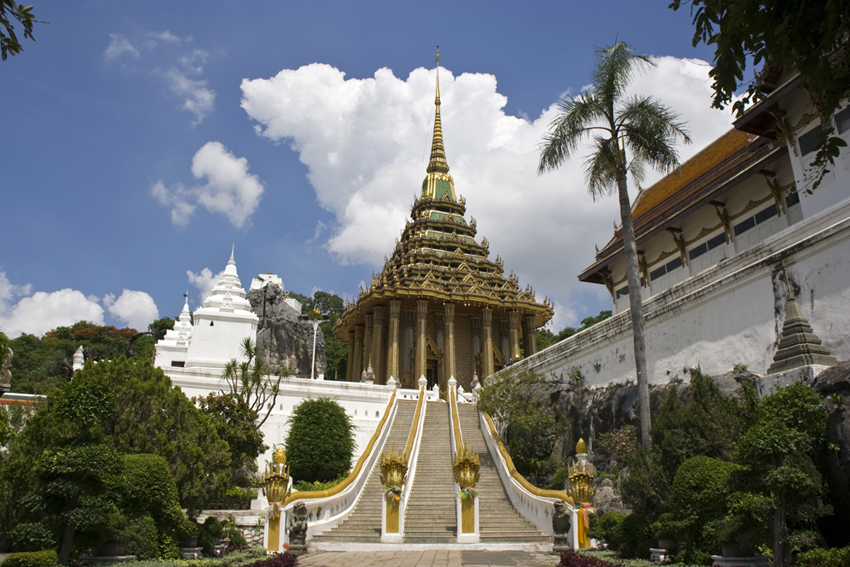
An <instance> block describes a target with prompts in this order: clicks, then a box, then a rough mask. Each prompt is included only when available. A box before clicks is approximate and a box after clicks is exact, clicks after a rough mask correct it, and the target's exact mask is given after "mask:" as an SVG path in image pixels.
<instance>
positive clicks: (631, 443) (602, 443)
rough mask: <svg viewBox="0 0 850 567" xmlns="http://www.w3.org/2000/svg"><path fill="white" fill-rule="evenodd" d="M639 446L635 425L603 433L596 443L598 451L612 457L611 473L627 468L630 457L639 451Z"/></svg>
mask: <svg viewBox="0 0 850 567" xmlns="http://www.w3.org/2000/svg"><path fill="white" fill-rule="evenodd" d="M637 445H638V440H637V429H636V428H635V426H634V425H624V426H623V427H621V428H620V429H617V430H615V431H612V432H611V433H602V434H601V435H600V436H599V439H597V441H596V450H597V451H599V452H600V453H602V454H605V455H608V456H609V457H611V460H612V464H613V469H612V471H611V472H617V471H618V470H620V469H621V468H623V467H624V466H626V463H627V461H628V458H629V455H631V454H632V453H634V452H635V451H637Z"/></svg>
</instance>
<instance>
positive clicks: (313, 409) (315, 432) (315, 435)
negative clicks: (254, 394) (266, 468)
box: [285, 398, 354, 482]
mask: <svg viewBox="0 0 850 567" xmlns="http://www.w3.org/2000/svg"><path fill="white" fill-rule="evenodd" d="M288 423H289V433H288V435H287V437H286V444H285V449H286V456H287V464H288V465H289V470H290V474H291V475H292V478H293V479H298V480H306V481H311V482H312V481H316V480H321V481H328V480H331V479H333V478H336V477H338V476H340V475H342V474H344V473H346V472H347V471H348V470H349V469H350V468H351V457H352V455H353V453H354V426H353V425H352V424H351V418H350V417H349V416H348V415H347V414H346V413H345V410H344V409H343V408H342V406H340V405H339V404H338V403H337V402H336V401H334V400H331V399H330V398H318V399H315V400H309V399H308V400H304V401H303V402H301V403H300V404H298V405H297V406H295V407H294V408H293V410H292V416H291V417H290V418H289V420H288Z"/></svg>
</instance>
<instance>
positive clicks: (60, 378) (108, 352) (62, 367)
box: [10, 319, 162, 394]
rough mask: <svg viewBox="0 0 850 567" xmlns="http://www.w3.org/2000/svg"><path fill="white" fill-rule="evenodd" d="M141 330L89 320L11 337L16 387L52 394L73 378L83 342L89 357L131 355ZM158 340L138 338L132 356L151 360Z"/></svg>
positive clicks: (92, 358) (94, 358) (15, 389)
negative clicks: (14, 337)
mask: <svg viewBox="0 0 850 567" xmlns="http://www.w3.org/2000/svg"><path fill="white" fill-rule="evenodd" d="M160 321H162V320H161V319H160ZM155 323H156V322H155ZM137 334H138V332H137V331H136V329H130V328H125V329H116V328H115V327H112V326H102V325H94V324H92V323H88V322H86V321H80V322H79V323H75V324H73V325H71V326H70V327H56V328H55V329H53V330H52V331H49V332H47V333H45V334H44V336H43V337H41V338H39V337H36V336H34V335H27V334H23V335H21V336H20V337H17V338H16V339H13V340H12V341H10V343H11V345H10V346H11V347H12V350H13V351H14V352H15V356H14V357H13V358H12V366H11V371H12V390H13V391H15V392H21V393H28V394H49V393H50V392H52V391H53V390H55V389H56V388H60V387H62V386H63V385H64V384H66V383H67V382H68V380H69V379H70V378H71V374H72V373H73V369H72V366H71V362H72V360H73V357H74V352H76V350H77V349H78V348H79V347H80V346H82V347H83V352H84V353H85V357H86V360H106V359H111V358H115V357H118V356H120V355H129V354H130V353H128V352H127V350H128V348H127V347H128V345H129V344H130V341H131V340H132V339H133V337H135V336H136V335H137ZM154 342H155V341H154V339H153V337H149V336H148V337H140V338H137V340H136V341H135V342H134V343H133V345H132V358H133V359H134V360H140V361H143V360H151V356H152V354H153V346H154Z"/></svg>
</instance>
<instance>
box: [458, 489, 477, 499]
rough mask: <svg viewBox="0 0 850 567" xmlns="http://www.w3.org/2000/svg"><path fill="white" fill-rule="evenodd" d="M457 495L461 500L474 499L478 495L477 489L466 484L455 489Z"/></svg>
mask: <svg viewBox="0 0 850 567" xmlns="http://www.w3.org/2000/svg"><path fill="white" fill-rule="evenodd" d="M457 495H458V496H460V499H461V500H468V499H470V498H471V499H475V497H476V496H478V491H477V490H475V488H473V487H472V486H467V487H466V488H461V489H460V490H458V491H457Z"/></svg>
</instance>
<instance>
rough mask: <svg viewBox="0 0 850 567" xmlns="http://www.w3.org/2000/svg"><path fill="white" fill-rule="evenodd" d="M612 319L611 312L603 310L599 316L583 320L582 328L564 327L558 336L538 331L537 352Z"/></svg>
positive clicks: (543, 330) (546, 330) (545, 330)
mask: <svg viewBox="0 0 850 567" xmlns="http://www.w3.org/2000/svg"><path fill="white" fill-rule="evenodd" d="M609 317H611V311H610V310H602V311H600V312H599V314H598V315H595V316H590V317H585V318H584V319H582V320H581V327H578V328H576V327H564V328H563V329H561V331H560V332H559V333H558V334H557V335H556V334H554V333H553V332H552V331H550V330H548V329H543V328H541V329H537V350H538V351H541V350H543V349H544V348H548V347H550V346H552V345H553V344H555V343H559V342H561V341H562V340H564V339H566V338H568V337H571V336H573V335H575V334H576V333H580V332H581V331H584V330H585V329H589V328H590V327H592V326H594V325H595V324H597V323H600V322H602V321H604V320H605V319H608V318H609Z"/></svg>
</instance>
